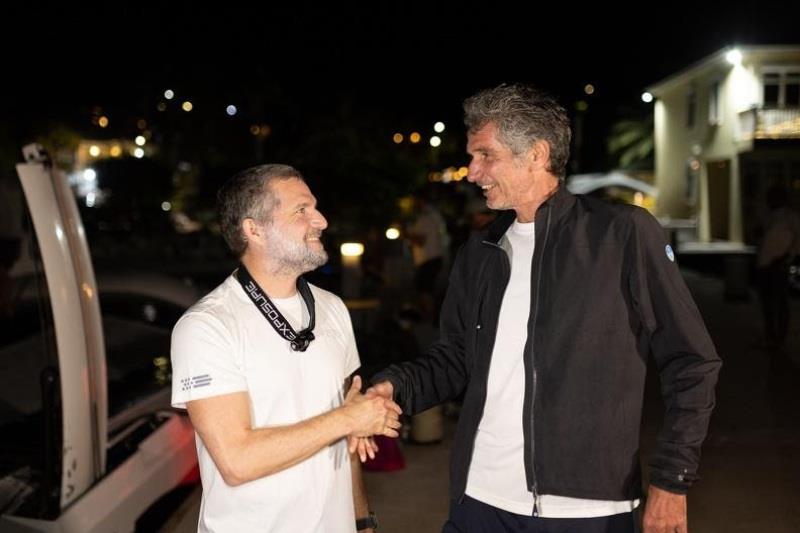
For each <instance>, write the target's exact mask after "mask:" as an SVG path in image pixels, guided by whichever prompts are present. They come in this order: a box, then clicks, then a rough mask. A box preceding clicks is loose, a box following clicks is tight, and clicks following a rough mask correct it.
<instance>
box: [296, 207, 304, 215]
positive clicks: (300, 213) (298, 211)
mask: <svg viewBox="0 0 800 533" xmlns="http://www.w3.org/2000/svg"><path fill="white" fill-rule="evenodd" d="M295 213H297V214H299V215H305V214H306V208H305V207H301V208H300V209H298V210H297V211H295Z"/></svg>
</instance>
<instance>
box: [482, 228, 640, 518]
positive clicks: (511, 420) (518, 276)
mask: <svg viewBox="0 0 800 533" xmlns="http://www.w3.org/2000/svg"><path fill="white" fill-rule="evenodd" d="M506 237H507V238H508V240H509V242H510V244H511V250H512V253H511V277H510V279H509V282H508V286H507V287H506V291H505V294H504V295H503V303H502V305H501V306H500V317H499V319H498V324H497V337H496V339H495V344H494V350H493V351H492V359H491V364H490V366H489V379H488V385H487V391H486V405H485V406H484V410H483V418H482V419H481V422H480V425H479V426H478V433H477V435H476V437H475V448H474V451H473V453H472V462H471V463H470V469H469V476H468V479H467V490H466V493H467V494H468V495H469V496H470V497H472V498H474V499H476V500H480V501H482V502H484V503H487V504H489V505H491V506H493V507H497V508H499V509H503V510H505V511H509V512H511V513H515V514H520V515H527V516H531V515H533V503H534V502H533V493H531V492H530V491H529V490H528V484H527V480H526V479H525V458H524V446H525V442H524V436H523V429H522V428H523V426H522V424H523V422H522V408H523V400H524V397H525V364H524V362H523V352H524V350H525V342H526V341H527V339H528V319H529V316H530V310H531V263H532V261H533V249H534V242H535V233H534V223H533V222H529V223H520V222H518V221H514V224H512V225H511V227H510V228H509V229H508V231H507V232H506ZM542 431H547V428H543V429H542ZM636 505H638V501H636V502H631V501H603V500H585V499H581V498H567V497H564V496H554V495H549V494H542V495H540V496H539V515H538V516H540V517H543V518H592V517H598V516H609V515H613V514H618V513H625V512H630V511H631V510H633V509H634V508H635V507H636Z"/></svg>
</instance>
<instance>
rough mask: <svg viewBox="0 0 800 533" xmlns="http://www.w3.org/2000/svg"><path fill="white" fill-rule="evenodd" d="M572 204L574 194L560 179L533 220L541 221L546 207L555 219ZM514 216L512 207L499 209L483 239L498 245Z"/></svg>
mask: <svg viewBox="0 0 800 533" xmlns="http://www.w3.org/2000/svg"><path fill="white" fill-rule="evenodd" d="M574 204H575V195H573V194H572V193H571V192H569V191H568V190H567V187H566V185H564V182H563V181H561V182H560V183H559V186H558V188H557V189H556V190H555V192H554V193H553V194H551V195H550V197H549V198H548V199H547V200H545V201H544V202H542V205H540V206H539V209H538V210H537V211H536V218H535V221H536V222H541V221H542V220H543V218H542V217H543V216H546V211H547V210H548V209H552V210H553V215H552V219H551V220H552V221H557V220H558V219H560V218H561V216H562V215H563V214H564V213H566V212H567V211H569V210H570V209H571V208H572V206H573V205H574ZM516 218H517V214H516V212H514V210H513V209H509V210H506V211H500V213H499V214H498V216H497V218H496V219H495V220H494V221H493V222H492V223H491V224H489V225H488V226H487V227H486V230H485V231H486V234H485V237H484V239H483V240H484V241H486V242H490V243H492V244H496V245H500V240H501V239H502V238H503V236H504V235H505V234H506V231H508V228H509V227H510V226H511V224H513V223H514V220H515V219H516Z"/></svg>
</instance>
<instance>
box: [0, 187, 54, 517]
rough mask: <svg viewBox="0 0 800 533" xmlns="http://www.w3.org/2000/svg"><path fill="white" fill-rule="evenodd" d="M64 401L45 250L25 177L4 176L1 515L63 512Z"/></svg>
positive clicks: (0, 226)
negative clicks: (41, 251)
mask: <svg viewBox="0 0 800 533" xmlns="http://www.w3.org/2000/svg"><path fill="white" fill-rule="evenodd" d="M60 404H61V396H60V392H59V373H58V356H57V353H56V348H55V334H54V326H53V317H52V312H51V308H50V298H49V293H48V290H47V283H46V281H45V277H44V272H43V267H42V261H41V256H40V255H39V249H38V246H37V242H36V238H35V234H34V230H33V228H32V224H31V221H30V218H29V213H28V211H27V206H26V203H25V198H24V195H23V193H22V189H21V187H20V185H19V182H18V181H17V180H16V179H10V178H3V177H0V514H8V515H16V516H24V517H29V518H53V517H55V516H56V515H57V513H58V506H59V496H60V486H61V455H62V452H61V434H62V428H61V408H60Z"/></svg>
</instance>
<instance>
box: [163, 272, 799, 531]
mask: <svg viewBox="0 0 800 533" xmlns="http://www.w3.org/2000/svg"><path fill="white" fill-rule="evenodd" d="M684 277H685V279H686V281H687V284H688V285H689V288H690V290H691V291H692V294H693V295H694V297H695V300H696V301H697V304H698V307H699V308H700V312H701V313H702V315H703V317H704V319H705V321H706V325H707V326H708V329H709V331H710V333H711V336H712V338H713V339H714V341H715V344H716V346H717V350H718V352H719V354H720V356H721V357H722V359H723V361H724V365H723V369H722V372H721V374H720V381H719V385H718V387H717V407H716V409H715V412H714V416H713V418H712V421H711V427H710V430H709V434H708V438H707V439H706V443H705V445H704V447H703V458H702V462H701V469H700V475H701V478H702V479H701V481H700V482H698V483H697V485H696V486H695V487H693V488H692V490H691V492H690V493H689V531H690V532H691V533H761V532H765V533H798V532H800V387H798V385H800V372H798V371H797V368H799V367H800V300H793V301H792V302H791V305H792V316H793V320H792V324H791V327H790V339H789V341H788V343H787V347H786V348H785V353H786V354H787V355H788V356H789V357H790V359H791V360H792V361H793V362H794V365H795V366H794V367H774V366H772V365H771V357H770V354H769V352H768V351H767V350H765V349H764V348H762V347H760V345H759V343H758V338H759V333H760V330H761V318H760V312H759V307H758V301H757V299H755V295H754V294H753V295H751V298H750V300H749V301H736V302H730V301H726V300H725V299H724V297H723V294H724V287H723V283H722V281H720V280H717V279H714V278H710V277H706V276H703V275H700V274H696V273H693V272H691V271H685V272H684ZM651 374H652V375H651V378H650V379H649V380H648V386H647V390H646V393H645V396H646V398H645V410H644V419H643V424H642V456H643V462H644V464H646V457H647V453H648V450H649V449H652V447H653V443H654V441H655V436H656V433H657V431H658V427H659V425H660V420H661V412H662V409H663V407H662V404H661V400H660V397H659V394H658V381H657V378H656V377H655V374H654V373H651ZM454 428H455V420H454V419H453V418H447V419H446V420H445V430H444V438H443V440H442V442H441V443H439V444H428V445H413V444H407V443H401V449H402V452H403V454H404V456H405V459H406V468H405V469H404V470H400V471H395V472H365V474H364V477H365V482H366V485H367V490H368V494H369V499H370V503H371V507H372V508H373V509H374V510H375V511H376V512H377V514H378V517H379V521H380V529H379V531H380V532H381V533H428V532H430V533H433V532H438V531H440V530H441V526H442V524H443V523H444V520H445V518H446V516H447V506H448V496H447V489H448V463H449V455H450V444H451V443H452V436H453V432H454ZM199 501H200V499H199V490H198V491H196V492H195V493H194V494H193V495H192V496H191V497H190V498H189V499H188V500H187V502H186V503H185V504H184V505H183V506H182V507H181V509H179V511H178V513H176V514H175V515H174V516H173V519H172V520H171V521H170V522H169V524H168V525H167V527H166V528H165V529H164V530H165V531H169V532H181V533H183V532H190V531H195V528H196V520H197V518H196V517H197V511H198V509H199Z"/></svg>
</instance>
